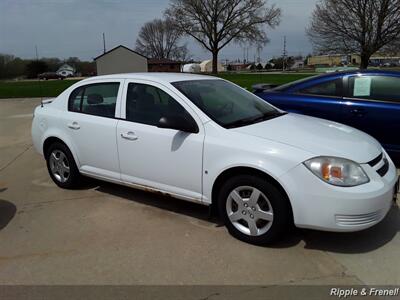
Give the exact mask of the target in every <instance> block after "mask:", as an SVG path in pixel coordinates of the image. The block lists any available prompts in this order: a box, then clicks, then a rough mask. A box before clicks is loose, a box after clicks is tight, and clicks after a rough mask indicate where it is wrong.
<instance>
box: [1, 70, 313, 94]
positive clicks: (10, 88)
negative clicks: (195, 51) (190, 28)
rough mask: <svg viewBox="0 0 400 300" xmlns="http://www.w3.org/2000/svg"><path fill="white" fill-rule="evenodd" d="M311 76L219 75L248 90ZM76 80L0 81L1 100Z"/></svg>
mask: <svg viewBox="0 0 400 300" xmlns="http://www.w3.org/2000/svg"><path fill="white" fill-rule="evenodd" d="M311 75H312V74H309V75H308V74H259V73H255V74H226V73H225V74H220V75H219V76H220V77H222V78H224V79H227V80H230V81H232V82H234V83H236V84H238V85H240V86H242V87H244V88H247V89H248V90H251V86H252V85H253V84H256V83H273V84H284V83H287V82H291V81H294V80H297V79H301V78H305V77H308V76H311ZM77 81H78V80H49V81H35V80H32V81H0V99H1V98H3V99H4V98H34V97H56V96H58V95H59V94H60V93H61V92H62V91H64V90H65V89H66V88H68V87H69V86H71V85H72V84H74V83H75V82H77Z"/></svg>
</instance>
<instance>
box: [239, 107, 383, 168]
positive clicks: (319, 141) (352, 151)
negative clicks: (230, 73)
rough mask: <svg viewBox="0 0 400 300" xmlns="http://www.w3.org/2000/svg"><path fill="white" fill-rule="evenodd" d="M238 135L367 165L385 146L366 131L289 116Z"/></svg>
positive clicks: (308, 118) (294, 115) (311, 118)
mask: <svg viewBox="0 0 400 300" xmlns="http://www.w3.org/2000/svg"><path fill="white" fill-rule="evenodd" d="M234 131H236V132H239V133H242V134H248V135H252V136H256V137H259V138H264V139H268V140H272V141H275V142H279V143H283V144H287V145H290V146H293V147H297V148H300V149H302V150H305V151H308V152H310V153H313V154H314V155H315V156H336V157H343V158H347V159H350V160H353V161H356V162H358V163H367V162H369V161H371V160H373V159H374V158H376V157H377V156H378V155H379V154H380V153H381V152H382V147H381V145H380V144H379V143H378V142H377V141H376V140H375V139H374V138H372V137H371V136H369V135H368V134H366V133H364V132H362V131H359V130H357V129H355V128H352V127H349V126H346V125H343V124H339V123H336V122H331V121H327V120H323V119H318V118H313V117H308V116H303V115H298V114H287V115H284V116H281V117H278V118H275V119H272V120H268V121H265V122H261V123H256V124H253V125H249V126H244V127H239V128H235V129H234Z"/></svg>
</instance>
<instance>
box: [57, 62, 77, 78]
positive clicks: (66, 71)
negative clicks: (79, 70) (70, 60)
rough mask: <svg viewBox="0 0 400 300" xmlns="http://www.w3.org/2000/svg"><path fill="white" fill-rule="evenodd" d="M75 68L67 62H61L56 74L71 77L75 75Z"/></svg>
mask: <svg viewBox="0 0 400 300" xmlns="http://www.w3.org/2000/svg"><path fill="white" fill-rule="evenodd" d="M75 72H76V70H75V68H74V67H71V66H70V65H68V64H63V65H62V66H61V67H59V68H58V70H57V72H56V73H57V74H58V75H60V76H64V77H71V76H74V75H75Z"/></svg>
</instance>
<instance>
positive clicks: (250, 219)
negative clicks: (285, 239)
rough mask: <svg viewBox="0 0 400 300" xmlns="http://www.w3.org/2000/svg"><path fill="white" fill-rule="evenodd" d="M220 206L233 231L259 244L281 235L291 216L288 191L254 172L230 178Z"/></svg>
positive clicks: (235, 234)
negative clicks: (283, 191) (284, 191)
mask: <svg viewBox="0 0 400 300" xmlns="http://www.w3.org/2000/svg"><path fill="white" fill-rule="evenodd" d="M218 208H219V214H220V216H221V217H222V219H223V221H224V223H225V226H226V227H227V229H228V231H229V233H230V234H231V235H233V236H234V237H236V238H238V239H240V240H242V241H244V242H247V243H251V244H256V245H265V244H269V243H272V242H274V241H276V240H278V239H279V238H281V237H282V236H283V235H284V233H285V231H286V230H287V228H288V226H289V224H290V220H291V214H290V205H289V202H288V199H287V197H286V195H284V194H283V193H282V192H281V191H280V190H279V189H277V188H276V187H275V186H274V185H273V184H271V183H269V182H268V181H267V180H266V179H265V178H261V177H257V176H254V175H240V176H235V177H233V178H230V179H229V180H227V181H226V182H225V184H223V186H222V188H221V190H220V193H219V197H218Z"/></svg>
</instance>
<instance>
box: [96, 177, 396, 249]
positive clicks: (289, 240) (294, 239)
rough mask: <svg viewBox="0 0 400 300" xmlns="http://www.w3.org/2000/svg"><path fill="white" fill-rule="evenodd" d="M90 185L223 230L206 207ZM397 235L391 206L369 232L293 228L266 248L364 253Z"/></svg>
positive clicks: (103, 184) (117, 187) (100, 184)
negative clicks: (302, 246) (297, 248)
mask: <svg viewBox="0 0 400 300" xmlns="http://www.w3.org/2000/svg"><path fill="white" fill-rule="evenodd" d="M91 185H96V186H97V187H96V188H95V190H97V191H99V192H102V193H106V194H109V195H112V196H117V197H120V198H124V199H127V200H129V201H134V202H137V203H141V204H144V205H148V206H152V207H156V208H159V209H163V210H166V211H170V212H174V213H177V214H182V215H186V216H190V217H193V218H197V219H199V220H203V221H208V222H210V223H212V224H214V225H215V226H216V227H221V226H223V224H222V222H221V220H220V219H219V218H218V216H217V215H216V214H215V213H214V214H211V215H210V212H209V209H208V207H206V206H203V205H201V204H196V203H192V202H188V201H183V200H179V199H176V198H173V197H169V196H165V195H161V194H157V193H151V192H148V191H142V190H137V189H134V188H130V187H125V186H121V185H118V184H113V183H108V182H100V181H97V180H96V181H93V182H92V183H91ZM399 231H400V209H399V206H397V205H396V204H394V205H393V206H392V208H391V209H390V211H389V213H388V214H387V216H386V217H385V219H384V220H382V221H381V222H380V223H379V224H377V225H375V226H373V227H372V228H369V229H366V230H363V231H359V232H347V233H343V232H342V233H335V232H324V231H317V230H308V229H298V228H294V227H293V228H292V229H291V230H290V232H289V233H288V234H287V235H286V236H285V237H283V238H282V239H281V240H280V241H278V242H277V243H275V244H273V245H268V246H266V247H269V248H291V247H295V246H297V245H298V244H300V243H304V248H306V249H315V250H322V251H329V252H336V253H347V254H356V253H367V252H371V251H374V250H376V249H378V248H380V247H382V246H384V245H385V244H387V243H389V242H390V241H391V240H392V239H393V238H394V237H395V236H396V234H397V233H398V232H399Z"/></svg>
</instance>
